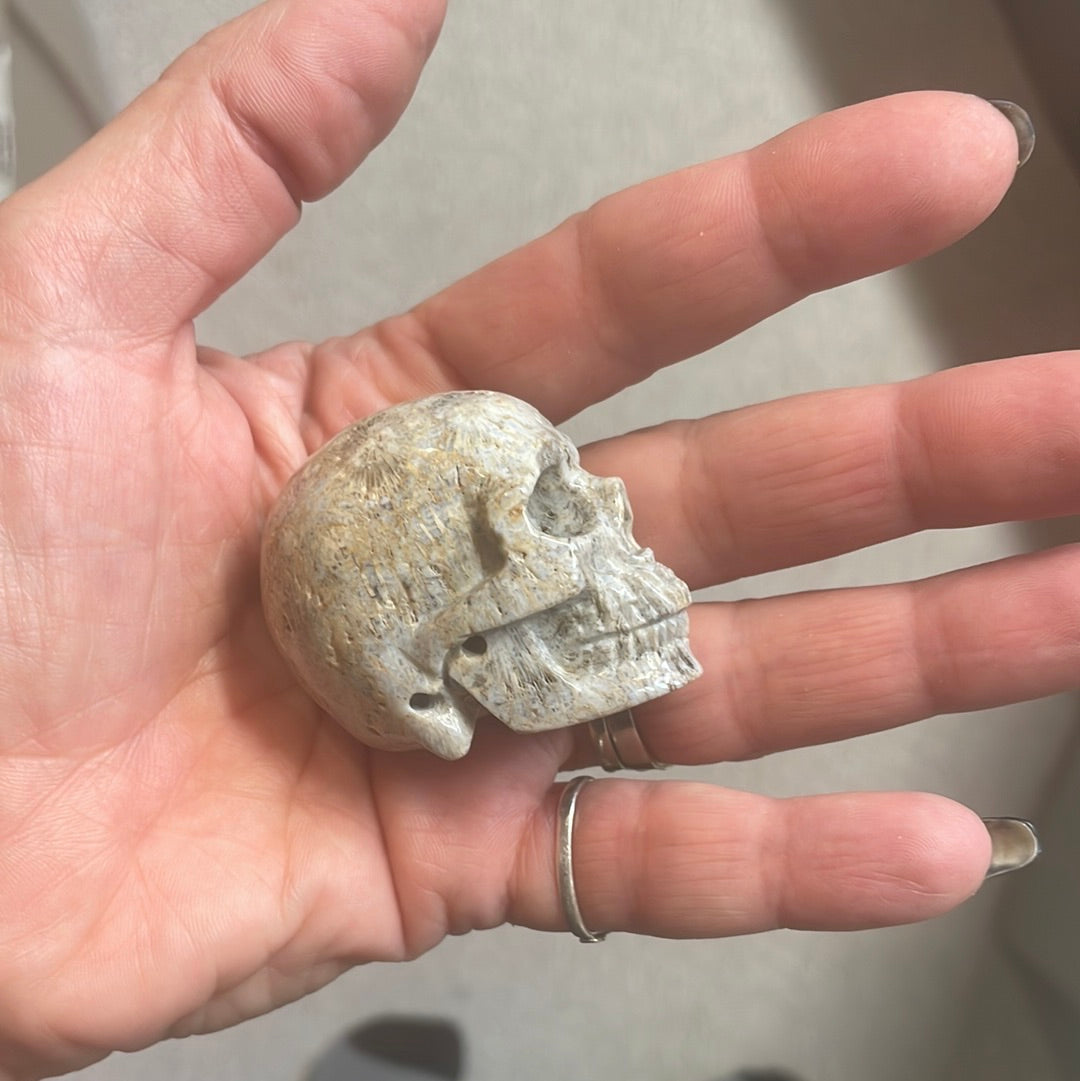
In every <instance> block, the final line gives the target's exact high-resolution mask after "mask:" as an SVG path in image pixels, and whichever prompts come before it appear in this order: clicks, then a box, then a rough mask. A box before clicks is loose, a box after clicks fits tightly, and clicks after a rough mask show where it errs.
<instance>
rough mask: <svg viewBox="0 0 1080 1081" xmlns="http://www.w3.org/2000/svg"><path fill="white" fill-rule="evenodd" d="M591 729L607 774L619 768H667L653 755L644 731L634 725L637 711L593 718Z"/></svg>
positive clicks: (590, 724) (626, 710) (598, 755)
mask: <svg viewBox="0 0 1080 1081" xmlns="http://www.w3.org/2000/svg"><path fill="white" fill-rule="evenodd" d="M589 732H590V734H591V735H592V738H593V743H594V744H595V746H596V753H597V757H598V758H599V760H600V765H601V766H603V768H604V770H605V771H606V772H607V773H614V772H615V771H616V770H619V769H632V770H648V769H667V766H665V765H664V763H663V762H657V760H656V759H655V758H653V756H652V755H651V754H649V750H648V748H647V747H646V746H645V742H644V740H642V738H641V733H640V732H639V731H638V729H637V725H636V724H634V714H633V713H632V712H631V711H630V710H628V709H624V710H623V711H622V713H616V714H614V715H613V716H611V717H601V718H599V719H598V720H595V721H590V722H589Z"/></svg>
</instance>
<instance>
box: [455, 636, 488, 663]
mask: <svg viewBox="0 0 1080 1081" xmlns="http://www.w3.org/2000/svg"><path fill="white" fill-rule="evenodd" d="M461 649H462V652H464V653H467V654H468V655H469V656H470V657H482V656H483V655H484V654H485V653H487V639H486V638H485V637H484V636H483V635H482V634H474V635H472V637H470V638H466V639H465V641H464V642H462V643H461Z"/></svg>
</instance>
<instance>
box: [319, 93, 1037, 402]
mask: <svg viewBox="0 0 1080 1081" xmlns="http://www.w3.org/2000/svg"><path fill="white" fill-rule="evenodd" d="M1016 156H1017V143H1016V137H1015V133H1014V131H1013V128H1012V126H1011V124H1010V123H1009V121H1007V120H1006V119H1005V118H1004V117H1003V116H1002V115H1001V114H1000V113H999V112H998V111H997V110H996V109H995V108H994V107H993V106H991V105H989V104H988V103H986V102H985V101H982V100H981V99H978V98H974V97H969V96H965V95H959V94H945V93H919V94H904V95H900V96H896V97H891V98H885V99H882V100H879V101H874V102H868V103H864V104H861V105H856V106H853V107H851V108H848V109H842V110H840V111H838V112H835V113H830V114H827V115H825V116H821V117H818V118H816V119H814V120H810V121H807V122H806V123H804V124H800V125H799V126H798V127H795V128H793V129H791V130H790V131H788V132H786V133H784V134H783V135H780V136H779V137H777V138H776V139H773V140H771V141H770V142H767V143H765V144H764V145H762V146H760V147H758V148H757V149H756V150H753V151H750V152H749V153H746V154H737V155H734V156H732V157H728V158H724V159H721V160H719V161H714V162H710V163H708V164H704V165H699V166H697V167H695V168H691V169H685V170H683V171H681V172H677V173H673V174H671V175H670V176H665V177H661V178H659V179H657V180H653V181H651V182H649V183H646V184H641V185H638V186H637V187H634V188H630V189H628V190H627V191H623V192H620V193H619V194H617V195H613V196H611V197H610V198H607V199H604V200H603V201H601V202H600V203H598V204H597V205H596V206H594V207H593V208H592V209H591V210H589V211H588V212H586V213H585V214H583V215H580V216H578V217H575V218H572V219H570V220H569V221H568V222H566V223H565V224H564V225H562V226H560V227H559V228H558V229H556V230H555V231H554V232H552V233H550V234H548V235H547V236H545V237H543V238H541V239H539V240H537V241H535V242H534V243H532V244H529V245H527V246H526V247H524V248H522V249H520V250H518V251H516V252H513V253H512V254H510V255H508V256H506V257H505V258H503V259H500V260H498V261H497V262H495V263H492V264H491V265H489V266H487V267H485V268H483V269H482V270H480V271H478V272H477V273H475V274H473V275H472V276H471V277H468V278H466V279H464V280H463V281H461V282H459V283H457V284H456V285H453V286H451V287H450V288H449V289H447V290H446V291H445V292H443V293H440V294H439V295H437V296H436V297H434V298H433V299H431V300H429V301H427V302H426V303H424V304H422V305H420V307H419V308H418V309H416V311H414V312H413V313H411V314H410V315H409V316H407V317H405V318H403V319H399V320H396V321H391V322H389V323H387V324H383V325H382V326H381V327H380V328H379V332H378V334H377V335H372V334H371V333H366V334H362V335H359V336H358V337H356V338H353V339H350V340H347V341H336V342H333V343H329V344H328V346H327V347H326V349H325V350H324V351H323V353H322V354H321V355H320V357H319V359H320V360H321V361H323V362H326V363H327V365H328V367H329V368H330V369H331V370H332V371H333V372H337V373H339V374H340V373H347V372H348V371H349V370H350V369H351V368H354V367H355V368H359V369H360V370H361V371H363V372H364V373H368V374H370V373H371V372H372V371H374V374H375V375H376V376H378V377H379V379H380V381H381V382H382V386H381V390H382V392H383V395H384V397H385V398H386V399H387V400H392V399H396V398H399V397H415V396H417V395H418V394H420V393H424V392H428V393H430V392H431V390H432V389H433V388H435V387H445V386H446V385H447V384H449V385H455V386H476V387H488V388H491V389H495V390H502V391H506V392H509V393H511V394H516V395H517V396H519V397H522V398H526V399H528V400H529V401H531V402H532V403H533V404H534V405H536V406H537V407H538V408H539V409H540V410H541V411H542V412H544V413H546V414H547V415H549V416H551V417H553V418H556V419H559V418H563V417H566V416H567V415H569V414H571V413H573V412H575V411H577V410H579V409H581V408H582V407H584V406H585V405H587V404H589V403H591V402H594V401H597V400H599V399H602V398H605V397H607V396H608V395H609V394H611V393H613V392H614V391H616V390H618V389H619V388H621V387H623V386H626V385H627V384H629V383H633V382H636V381H638V380H640V379H643V378H645V377H646V376H647V375H649V374H650V373H651V372H653V371H655V370H656V369H657V368H659V367H662V366H663V365H666V364H671V363H673V362H675V361H677V360H681V359H683V358H684V357H687V356H690V355H692V354H695V353H698V352H701V351H702V350H704V349H706V348H708V347H710V346H712V345H715V344H716V343H718V342H720V341H722V340H724V339H726V338H728V337H730V336H732V335H733V334H736V333H738V332H739V331H741V330H743V329H744V328H746V327H748V326H750V325H751V324H753V323H755V322H757V321H758V320H760V319H762V318H764V317H765V316H767V315H769V314H770V313H772V312H775V311H777V310H778V309H780V308H783V307H785V306H786V305H788V304H791V303H793V302H794V301H796V300H798V299H799V298H800V297H803V296H805V295H806V294H807V293H809V292H812V291H814V290H819V289H825V288H828V287H830V286H833V285H837V284H838V283H840V282H844V281H848V280H850V279H853V278H858V277H861V276H863V275H867V274H873V273H875V272H877V271H880V270H884V269H886V268H888V267H891V266H896V265H899V264H902V263H906V262H909V261H911V260H913V259H917V258H919V257H920V256H923V255H926V254H927V253H929V252H931V251H934V250H936V249H938V248H941V247H944V246H946V245H948V244H950V243H951V242H953V241H955V240H956V239H958V238H959V237H961V236H962V235H964V234H965V233H967V232H968V231H969V230H971V229H972V228H974V227H975V226H976V225H977V224H978V223H979V222H980V221H982V220H983V218H985V217H986V216H987V215H988V214H989V213H990V212H991V210H993V208H994V207H995V206H996V205H997V203H998V201H999V200H1000V199H1001V197H1002V195H1003V194H1004V192H1005V191H1006V189H1007V188H1008V186H1009V183H1010V181H1011V179H1012V176H1013V173H1014V170H1015V166H1016ZM373 346H378V348H374V349H373ZM387 346H389V347H390V348H391V349H392V350H393V353H394V357H395V359H396V360H398V361H399V362H400V366H399V367H396V368H394V369H393V370H392V371H390V372H386V371H385V370H383V369H382V368H381V367H379V366H378V365H373V363H372V355H373V353H375V354H377V353H378V352H379V351H380V350H381V349H385V348H386V347H387ZM343 378H344V379H345V381H346V382H348V381H349V379H350V377H349V376H348V375H344V376H343Z"/></svg>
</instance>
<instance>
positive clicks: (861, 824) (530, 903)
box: [509, 780, 991, 938]
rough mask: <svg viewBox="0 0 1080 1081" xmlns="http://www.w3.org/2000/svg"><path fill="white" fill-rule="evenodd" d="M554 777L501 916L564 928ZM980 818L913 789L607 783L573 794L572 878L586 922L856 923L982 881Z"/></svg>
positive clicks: (722, 929) (952, 899)
mask: <svg viewBox="0 0 1080 1081" xmlns="http://www.w3.org/2000/svg"><path fill="white" fill-rule="evenodd" d="M560 791H561V786H560V787H559V788H556V789H555V790H553V792H552V793H550V794H549V797H548V801H547V804H546V805H545V813H544V814H542V815H538V816H537V818H536V819H535V820H534V825H533V832H532V835H531V836H530V837H529V839H528V841H527V842H526V844H525V845H523V847H522V849H521V850H520V858H519V861H518V865H517V868H516V873H515V875H514V879H513V881H512V882H511V890H510V896H509V903H510V912H509V919H510V921H511V922H513V923H518V924H524V925H527V926H531V927H535V928H538V929H542V930H565V929H566V928H567V926H568V923H567V919H566V914H565V912H564V910H563V907H562V904H561V902H560V897H559V888H558V881H557V875H556V872H555V864H554V856H553V853H554V837H555V834H556V830H557V826H558V823H557V818H558V813H559V811H558V799H559V795H560ZM990 862H991V839H990V834H989V833H988V830H987V828H986V827H985V826H984V825H983V823H982V822H981V821H980V819H979V818H978V817H977V816H976V815H975V814H973V813H972V812H971V811H969V810H967V809H966V808H964V807H962V806H960V805H959V804H956V803H953V802H952V801H950V800H947V799H945V798H943V797H939V796H932V795H925V794H919V793H851V794H843V795H830V796H811V797H803V798H797V799H788V800H774V799H770V798H767V797H764V796H757V795H752V794H750V793H745V792H736V791H731V790H727V789H719V788H714V787H712V786H709V785H702V784H691V783H682V782H674V781H668V782H659V783H654V782H643V781H622V780H619V781H615V780H605V781H603V783H600V784H590V785H586V786H585V787H584V789H582V791H581V793H580V798H579V802H578V806H577V813H576V825H575V827H574V832H573V869H574V882H575V887H576V892H577V896H578V901H579V904H580V908H581V914H582V917H583V919H584V922H585V925H586V927H588V928H590V929H591V930H594V931H596V932H600V933H603V932H607V931H616V930H618V931H632V932H635V933H638V934H647V935H657V936H661V937H666V938H716V937H724V936H728V935H739V934H748V933H751V932H756V931H766V930H770V929H773V928H778V927H790V928H803V929H813V930H854V929H860V928H867V927H882V926H888V925H892V924H901V923H912V922H915V921H917V920H924V919H928V918H930V917H932V916H937V915H940V914H942V913H944V912H947V911H949V910H950V909H952V908H953V907H955V906H956V905H958V904H960V903H961V902H962V901H964V900H966V899H967V898H969V897H970V896H971V895H972V894H974V893H975V891H976V890H978V888H979V886H980V885H981V884H982V882H983V880H984V878H985V876H986V873H987V868H988V867H989V866H990Z"/></svg>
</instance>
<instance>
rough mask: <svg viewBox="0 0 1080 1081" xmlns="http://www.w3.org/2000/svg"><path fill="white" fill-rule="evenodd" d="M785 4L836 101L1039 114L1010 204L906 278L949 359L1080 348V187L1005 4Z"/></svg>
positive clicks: (912, 0)
mask: <svg viewBox="0 0 1080 1081" xmlns="http://www.w3.org/2000/svg"><path fill="white" fill-rule="evenodd" d="M785 5H786V8H787V12H788V18H789V19H790V22H791V26H792V28H793V30H794V32H795V33H796V35H798V37H799V38H800V39H801V40H802V41H803V42H804V43H805V50H804V52H805V54H806V56H807V57H808V63H809V64H811V65H815V64H816V65H817V67H818V73H819V79H820V82H821V84H822V90H823V93H824V96H825V99H826V101H827V102H828V103H829V105H830V106H838V105H843V104H847V103H849V102H853V101H859V100H862V99H865V98H874V97H879V96H881V95H883V94H889V93H895V92H898V91H903V90H921V89H931V88H932V89H946V90H959V91H966V92H970V93H974V94H979V95H982V96H984V97H989V98H1007V99H1011V100H1014V101H1017V102H1019V104H1021V105H1023V106H1024V107H1025V108H1026V109H1028V111H1029V112H1030V113H1031V114H1032V117H1033V119H1034V121H1035V127H1036V130H1037V132H1038V143H1037V146H1036V150H1035V155H1034V157H1033V158H1032V159H1031V161H1030V162H1029V163H1028V164H1027V165H1026V166H1025V167H1024V169H1023V171H1022V172H1021V173H1020V174H1019V175H1018V177H1017V180H1016V183H1015V185H1014V187H1013V189H1012V191H1010V193H1009V195H1008V197H1007V198H1006V199H1005V201H1004V203H1003V204H1002V206H1001V208H1000V209H999V210H998V211H997V213H996V214H995V215H994V216H993V217H992V218H991V219H990V220H989V221H988V222H987V223H986V224H985V225H983V226H981V227H980V228H979V229H978V230H976V232H974V233H973V234H972V235H971V236H970V237H968V238H966V239H965V240H964V241H962V242H961V243H960V244H958V245H956V246H955V247H954V248H952V249H950V250H949V251H947V252H943V253H941V254H940V255H936V256H933V257H932V258H929V259H926V260H924V261H923V262H922V263H920V264H918V265H917V266H915V267H913V268H911V269H910V270H909V271H908V272H907V273H908V279H909V283H910V288H911V291H912V294H913V298H914V300H915V302H916V303H917V304H918V305H919V306H920V308H921V309H922V310H923V311H924V312H925V315H926V318H927V319H928V321H929V322H930V324H931V325H932V327H933V329H934V330H935V332H936V333H937V335H938V340H939V341H941V343H942V349H943V354H942V357H941V362H942V364H956V363H965V362H968V361H973V360H984V359H989V358H991V357H996V356H1012V355H1015V354H1022V353H1033V352H1042V351H1045V350H1051V349H1065V348H1072V347H1075V346H1080V308H1078V307H1077V305H1076V303H1075V294H1076V284H1077V282H1078V281H1080V243H1078V239H1080V184H1078V182H1077V177H1076V174H1075V173H1074V172H1073V171H1072V170H1071V168H1070V166H1069V162H1068V159H1067V158H1066V156H1065V154H1064V152H1063V150H1062V147H1061V144H1060V142H1059V141H1058V139H1057V138H1056V137H1055V134H1054V131H1053V126H1052V124H1051V121H1050V115H1051V114H1050V112H1049V110H1048V109H1047V108H1046V107H1045V106H1044V104H1043V103H1041V102H1040V101H1038V100H1037V99H1036V97H1035V93H1034V89H1033V86H1032V84H1031V81H1030V80H1029V79H1028V77H1027V76H1026V74H1025V71H1024V68H1023V66H1022V61H1021V58H1020V54H1019V52H1018V49H1017V46H1016V39H1015V37H1014V35H1013V32H1012V27H1011V26H1010V25H1009V23H1008V22H1007V21H1006V19H1005V18H1004V17H1003V16H1002V15H1001V14H1000V12H999V9H998V8H997V7H995V6H994V5H990V4H987V3H986V2H985V0H953V2H951V3H948V4H942V3H940V0H907V2H906V3H903V4H867V3H865V2H864V0H809V2H808V0H785Z"/></svg>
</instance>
